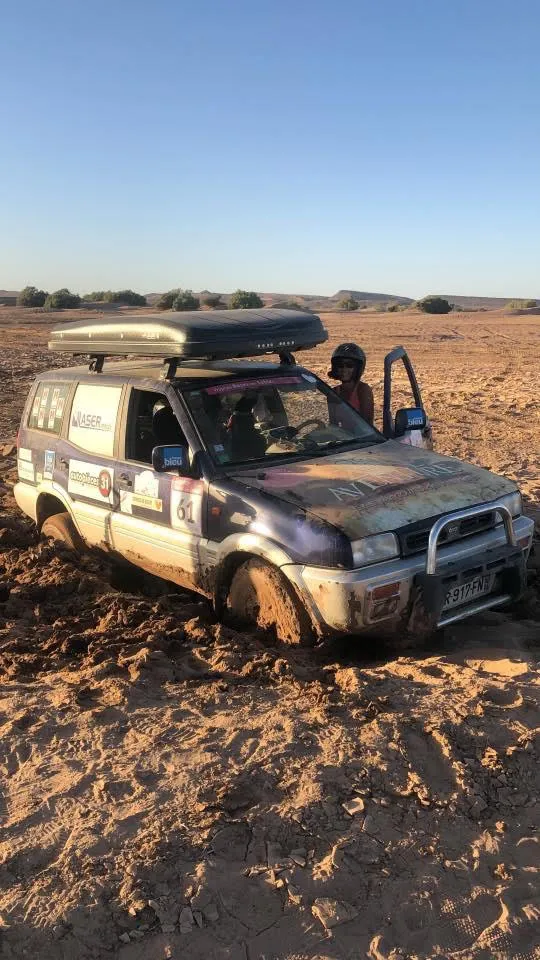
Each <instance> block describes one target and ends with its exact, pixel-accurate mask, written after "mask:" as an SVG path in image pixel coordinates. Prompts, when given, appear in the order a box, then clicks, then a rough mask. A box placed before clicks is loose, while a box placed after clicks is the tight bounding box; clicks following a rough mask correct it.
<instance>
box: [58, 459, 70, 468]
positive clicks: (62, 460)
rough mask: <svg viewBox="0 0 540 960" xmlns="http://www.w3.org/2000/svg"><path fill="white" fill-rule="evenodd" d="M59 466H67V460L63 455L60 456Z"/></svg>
mask: <svg viewBox="0 0 540 960" xmlns="http://www.w3.org/2000/svg"><path fill="white" fill-rule="evenodd" d="M60 466H62V467H63V468H64V470H67V468H68V467H69V460H66V459H65V457H60Z"/></svg>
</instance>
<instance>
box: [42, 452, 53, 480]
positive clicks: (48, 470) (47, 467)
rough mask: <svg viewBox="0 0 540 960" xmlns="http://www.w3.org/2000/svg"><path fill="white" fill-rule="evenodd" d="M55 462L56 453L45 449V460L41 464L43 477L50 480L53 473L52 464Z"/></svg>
mask: <svg viewBox="0 0 540 960" xmlns="http://www.w3.org/2000/svg"><path fill="white" fill-rule="evenodd" d="M55 462H56V453H55V452H54V450H46V451H45V462H44V464H43V479H44V480H52V478H53V473H54V465H55Z"/></svg>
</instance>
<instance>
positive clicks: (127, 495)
mask: <svg viewBox="0 0 540 960" xmlns="http://www.w3.org/2000/svg"><path fill="white" fill-rule="evenodd" d="M133 507H139V508H140V509H142V510H153V511H155V512H156V513H162V511H163V501H162V500H161V499H160V497H159V477H156V475H155V474H154V473H153V472H152V470H143V472H142V473H138V474H137V475H136V476H135V480H134V482H133V492H131V491H130V490H121V491H120V510H121V512H122V513H132V512H133Z"/></svg>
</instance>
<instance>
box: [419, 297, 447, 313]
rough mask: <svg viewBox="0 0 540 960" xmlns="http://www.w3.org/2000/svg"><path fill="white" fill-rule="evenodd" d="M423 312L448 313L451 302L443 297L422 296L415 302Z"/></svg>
mask: <svg viewBox="0 0 540 960" xmlns="http://www.w3.org/2000/svg"><path fill="white" fill-rule="evenodd" d="M416 306H417V307H418V309H419V310H422V312H423V313H450V311H451V309H452V304H450V303H448V300H445V299H444V297H424V299H423V300H419V301H418V303H417V304H416Z"/></svg>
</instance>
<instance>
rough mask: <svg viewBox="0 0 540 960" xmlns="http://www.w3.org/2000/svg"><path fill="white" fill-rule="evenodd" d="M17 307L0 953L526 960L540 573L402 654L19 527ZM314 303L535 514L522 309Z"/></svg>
mask: <svg viewBox="0 0 540 960" xmlns="http://www.w3.org/2000/svg"><path fill="white" fill-rule="evenodd" d="M20 318H21V313H20V312H18V311H8V310H0V328H2V324H4V326H3V328H2V329H0V336H1V337H2V342H3V345H4V349H3V351H2V356H1V359H0V377H1V378H2V400H3V403H2V405H1V408H0V439H1V440H3V442H4V444H6V446H4V447H3V450H4V454H3V456H2V457H1V458H0V476H1V480H0V496H1V498H2V503H3V506H2V512H1V513H0V678H1V684H0V734H1V739H0V788H1V794H0V813H1V818H0V956H1V957H6V958H15V957H16V958H23V957H25V958H26V957H28V958H29V957H36V958H44V960H45V958H46V960H68V958H72V960H79V958H91V957H92V958H107V957H111V958H118V960H162V958H173V960H188V958H189V960H353V958H354V960H360V958H365V957H367V958H371V960H391V958H392V960H397V958H426V960H427V958H432V957H442V958H460V960H462V958H465V960H466V958H474V960H480V958H481V960H492V958H500V960H503V958H504V960H532V958H537V957H540V905H539V903H540V898H539V868H540V843H539V839H538V832H537V830H538V821H539V817H538V787H539V783H540V774H539V759H540V757H539V754H540V742H539V738H538V724H539V719H538V718H539V713H538V694H539V682H540V672H539V669H538V652H539V648H540V571H538V568H533V569H532V571H531V584H530V588H529V591H528V594H527V596H526V598H525V600H524V601H523V602H522V603H521V604H520V607H519V609H518V610H515V611H513V612H512V613H511V614H504V613H493V614H488V615H486V616H484V618H482V619H480V618H477V619H476V620H475V621H474V622H473V621H470V622H468V623H467V624H464V625H461V626H456V627H454V628H449V629H448V630H447V631H446V632H445V633H444V634H441V635H440V636H439V637H438V638H437V641H436V642H435V643H434V644H433V645H432V646H431V648H430V649H429V650H426V651H425V652H421V653H420V654H416V655H415V656H414V657H404V656H398V655H396V653H395V652H393V651H392V649H390V648H383V647H381V646H377V645H374V644H370V646H369V647H366V644H365V642H362V641H361V640H358V639H355V638H350V639H349V640H347V641H346V642H341V643H339V644H338V645H336V647H335V648H334V649H333V650H332V651H330V652H329V651H326V652H324V653H323V652H319V651H312V652H307V651H295V650H287V649H280V648H277V647H275V646H272V645H271V643H270V642H269V641H265V639H264V638H263V637H256V636H251V635H247V634H239V633H235V632H233V631H232V630H230V629H227V628H225V627H223V626H222V625H219V624H216V623H214V622H213V620H212V618H211V616H210V615H209V612H208V609H207V607H206V605H205V603H204V602H202V601H198V600H197V598H194V597H193V596H190V595H188V594H185V593H182V592H180V591H176V590H173V589H172V588H169V587H167V585H164V584H163V583H161V582H159V581H155V580H152V579H151V578H149V577H145V576H139V575H137V574H136V573H134V574H133V575H132V576H131V575H130V576H126V575H125V574H124V573H120V572H119V571H118V570H117V569H115V568H114V567H111V566H110V565H109V563H108V562H107V561H106V560H104V559H103V560H102V559H96V558H93V557H85V558H78V557H77V558H76V557H73V556H72V555H70V554H69V553H68V552H65V551H62V550H58V549H56V548H53V546H52V545H50V544H48V543H44V542H40V541H39V540H38V538H37V537H36V534H35V532H34V530H33V528H32V525H31V524H30V523H29V522H27V521H25V520H24V519H23V518H22V517H21V516H20V515H19V513H18V512H17V509H16V506H15V503H14V500H13V498H12V494H11V486H12V483H13V479H14V475H15V460H14V456H13V453H12V452H11V451H10V445H9V442H10V441H11V440H12V439H13V437H14V434H15V431H16V428H17V421H18V417H19V413H20V408H21V405H22V403H23V401H24V396H25V393H26V390H27V386H28V384H29V382H30V380H31V378H32V374H33V371H34V370H35V369H37V368H40V369H41V368H44V367H47V366H51V365H52V362H51V360H52V358H51V357H50V356H47V353H46V348H45V340H46V332H47V328H46V326H45V325H44V321H43V318H42V317H40V316H39V315H37V316H35V317H33V316H32V315H28V314H27V313H26V314H24V319H25V320H30V321H31V322H30V323H25V324H24V325H21V324H19V321H20ZM325 320H326V322H327V323H328V325H329V327H330V329H331V344H332V345H334V344H335V343H337V342H339V341H340V340H342V339H356V340H359V341H360V342H362V343H363V344H364V345H365V347H366V349H367V352H368V355H369V364H368V371H367V378H368V379H369V380H370V381H371V382H372V383H373V384H374V385H375V387H376V389H377V392H378V393H379V391H380V386H381V383H382V358H383V355H384V353H385V351H386V350H387V349H389V348H390V347H391V346H393V345H395V344H396V343H404V344H405V345H406V346H407V347H409V348H410V352H411V355H412V357H413V360H414V362H415V365H416V368H417V373H418V376H419V378H420V380H421V383H422V386H423V388H424V396H425V401H426V405H427V407H428V409H429V411H430V413H431V415H432V418H433V421H434V433H435V438H436V445H437V448H438V449H439V450H441V451H442V452H447V453H453V454H456V455H459V456H462V457H464V458H469V459H471V460H473V461H474V462H477V463H481V464H483V465H486V466H488V467H490V468H492V469H494V470H498V471H501V472H504V473H506V474H508V475H509V476H511V477H514V478H515V479H516V480H518V482H519V483H520V485H521V487H522V489H523V492H524V493H525V494H526V496H527V498H528V500H527V508H528V510H529V511H530V512H531V514H533V515H535V511H536V512H537V511H538V509H539V501H540V463H539V459H540V458H539V439H538V437H539V427H540V417H539V401H538V397H537V389H538V369H539V364H540V320H539V318H529V317H514V318H512V319H505V318H502V317H501V316H500V315H498V314H487V313H476V314H471V315H467V314H460V315H456V316H452V317H450V318H444V317H443V318H426V317H422V316H418V315H416V314H414V313H410V314H407V313H404V314H398V315H381V314H374V313H367V312H362V313H360V314H358V315H355V316H352V317H348V316H346V317H343V316H339V315H336V316H327V317H325ZM45 322H48V318H45ZM328 355H329V350H328V348H324V349H318V350H316V351H313V352H312V354H311V355H310V356H309V357H308V358H306V362H307V363H308V364H310V365H311V366H312V367H313V368H314V369H316V370H317V371H318V372H321V373H325V372H326V369H327V360H328ZM62 362H63V361H60V363H62ZM536 516H538V513H536Z"/></svg>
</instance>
